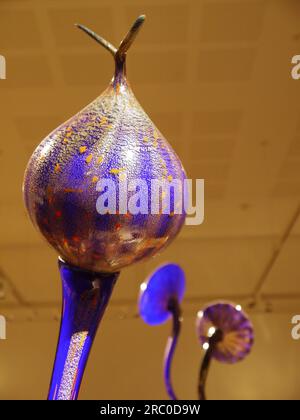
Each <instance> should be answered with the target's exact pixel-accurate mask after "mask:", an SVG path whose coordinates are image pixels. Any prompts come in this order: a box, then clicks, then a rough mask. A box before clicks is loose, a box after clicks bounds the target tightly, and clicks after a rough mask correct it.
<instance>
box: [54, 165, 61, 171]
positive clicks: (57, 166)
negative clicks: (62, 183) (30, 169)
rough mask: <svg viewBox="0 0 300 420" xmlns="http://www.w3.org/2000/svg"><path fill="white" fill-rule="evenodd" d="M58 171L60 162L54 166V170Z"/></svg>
mask: <svg viewBox="0 0 300 420" xmlns="http://www.w3.org/2000/svg"><path fill="white" fill-rule="evenodd" d="M59 171H60V164H59V163H57V164H56V165H55V167H54V172H59Z"/></svg>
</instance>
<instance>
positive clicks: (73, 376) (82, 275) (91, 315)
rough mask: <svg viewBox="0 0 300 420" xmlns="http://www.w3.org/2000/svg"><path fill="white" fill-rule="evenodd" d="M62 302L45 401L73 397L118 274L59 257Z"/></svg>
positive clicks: (75, 395)
mask: <svg viewBox="0 0 300 420" xmlns="http://www.w3.org/2000/svg"><path fill="white" fill-rule="evenodd" d="M59 271H60V275H61V280H62V289H63V305H62V318H61V325H60V333H59V340H58V344H57V350H56V357H55V362H54V368H53V372H52V379H51V384H50V390H49V395H48V400H76V399H77V397H78V392H79V388H80V384H81V380H82V377H83V373H84V370H85V366H86V363H87V360H88V356H89V353H90V350H91V346H92V344H93V340H94V337H95V334H96V332H97V328H98V325H99V323H100V321H101V319H102V317H103V314H104V312H105V309H106V306H107V304H108V302H109V299H110V296H111V293H112V291H113V287H114V285H115V283H116V280H117V278H118V275H119V273H95V272H91V271H84V270H81V269H80V268H77V267H74V266H71V265H69V264H67V263H66V262H64V261H62V260H61V259H59Z"/></svg>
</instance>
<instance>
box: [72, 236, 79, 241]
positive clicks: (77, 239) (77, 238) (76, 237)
mask: <svg viewBox="0 0 300 420" xmlns="http://www.w3.org/2000/svg"><path fill="white" fill-rule="evenodd" d="M72 239H73V241H74V242H80V238H79V236H73V237H72Z"/></svg>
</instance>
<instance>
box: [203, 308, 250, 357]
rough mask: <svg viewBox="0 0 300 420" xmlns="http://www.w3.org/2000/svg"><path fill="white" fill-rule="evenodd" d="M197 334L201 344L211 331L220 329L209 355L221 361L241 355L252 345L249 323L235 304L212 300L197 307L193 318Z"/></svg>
mask: <svg viewBox="0 0 300 420" xmlns="http://www.w3.org/2000/svg"><path fill="white" fill-rule="evenodd" d="M196 330H197V335H198V338H199V340H200V343H201V344H202V346H204V348H205V347H206V344H207V343H208V342H209V339H210V337H211V336H212V334H213V333H214V332H215V331H217V330H218V331H219V332H220V333H221V338H220V340H219V341H218V342H217V343H216V344H215V346H214V349H213V352H212V357H213V358H214V359H216V360H218V361H220V362H223V363H236V362H238V361H239V360H242V359H244V357H246V356H247V354H248V353H249V352H250V350H251V347H252V345H253V337H254V334H253V326H252V323H251V322H250V320H249V319H248V317H247V315H246V314H245V313H244V312H243V311H242V310H241V307H240V306H239V305H234V304H232V303H223V302H219V303H215V304H212V305H209V306H207V307H206V308H204V310H203V311H200V312H199V313H198V316H197V321H196Z"/></svg>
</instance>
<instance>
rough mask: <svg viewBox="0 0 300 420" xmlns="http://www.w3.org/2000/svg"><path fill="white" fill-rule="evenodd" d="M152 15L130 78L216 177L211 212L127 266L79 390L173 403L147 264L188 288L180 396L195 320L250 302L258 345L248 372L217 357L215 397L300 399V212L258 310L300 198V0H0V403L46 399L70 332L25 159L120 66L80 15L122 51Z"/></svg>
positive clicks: (185, 158)
mask: <svg viewBox="0 0 300 420" xmlns="http://www.w3.org/2000/svg"><path fill="white" fill-rule="evenodd" d="M141 13H145V14H146V15H147V21H146V23H145V25H144V27H143V29H142V31H141V33H140V34H139V37H138V38H137V40H136V42H135V44H134V45H133V46H132V48H131V50H130V52H129V54H128V66H127V74H128V78H129V80H130V82H131V85H132V87H133V90H134V92H135V94H136V96H137V98H138V100H139V102H140V103H141V104H142V106H143V107H144V109H145V110H146V112H147V113H148V114H149V115H150V117H151V119H152V120H153V121H154V123H155V124H156V125H157V126H158V127H159V129H160V130H161V131H162V133H163V134H164V135H165V137H166V138H167V139H168V141H169V142H170V143H171V144H172V146H173V147H174V149H175V150H176V152H177V153H178V154H179V156H180V158H181V159H182V162H183V164H184V166H185V168H186V170H187V173H188V175H189V178H193V179H195V178H204V179H205V220H204V223H203V224H202V225H200V226H185V227H184V229H183V230H182V232H181V234H180V236H179V237H178V238H177V239H176V241H175V242H174V243H173V244H172V245H171V246H170V247H169V248H168V249H167V250H166V251H164V252H163V253H162V254H161V255H160V256H158V257H156V258H155V259H153V260H150V261H147V262H145V263H142V264H140V265H136V266H133V267H130V268H128V269H126V270H124V271H123V272H122V274H121V278H120V281H119V284H118V286H117V288H116V290H115V293H114V296H113V298H112V304H111V307H110V308H109V310H108V313H107V317H106V319H105V320H104V322H103V329H102V331H101V332H100V335H99V337H98V338H97V340H96V344H95V349H94V352H93V354H92V359H91V361H90V363H89V366H88V370H87V375H86V379H85V381H84V384H83V388H82V394H81V397H82V398H165V393H164V389H163V386H162V380H161V372H160V370H161V358H162V352H163V346H164V341H165V339H166V334H167V331H168V326H162V327H157V328H150V327H146V326H144V325H143V324H142V322H141V321H140V320H139V319H138V318H137V315H136V312H137V309H136V299H137V294H138V287H139V284H140V283H141V282H142V281H143V280H144V279H145V277H146V276H147V275H148V274H149V273H150V272H151V270H153V269H154V268H155V267H156V266H157V265H159V264H160V263H162V262H165V261H174V262H177V263H180V264H181V265H182V266H183V268H184V269H185V271H186V275H187V285H188V287H187V292H186V299H185V303H184V312H185V314H186V317H185V324H184V332H183V337H182V341H181V343H180V347H179V349H178V354H177V356H176V360H175V362H176V369H175V373H174V375H175V380H176V383H177V384H178V385H177V386H178V393H179V391H181V394H182V396H183V397H182V398H191V397H195V381H196V376H197V375H196V374H197V368H198V367H197V366H198V362H199V358H200V353H201V351H200V349H199V348H198V347H197V341H196V339H195V337H194V336H195V334H194V317H195V314H196V312H197V310H198V309H200V307H201V305H203V304H204V303H206V302H208V301H210V300H215V299H218V298H223V299H224V298H225V299H226V298H227V299H230V300H234V301H236V302H239V303H242V304H243V305H245V306H246V307H248V308H249V311H250V315H251V318H252V319H253V322H254V325H255V329H256V345H255V347H254V350H253V353H252V354H251V356H249V358H248V359H247V360H245V361H244V362H243V363H241V364H240V365H238V366H234V367H228V366H223V365H217V363H216V364H215V366H214V368H213V369H214V373H213V372H212V373H211V379H210V382H209V384H208V386H209V388H208V393H209V394H210V395H211V396H212V397H213V398H237V399H238V398H298V397H299V393H297V392H296V389H297V387H298V389H299V387H300V379H299V377H300V375H299V373H300V368H299V367H298V366H297V364H296V354H297V353H298V351H299V349H300V341H299V342H297V341H293V340H292V338H291V335H290V330H291V318H292V316H293V315H294V314H296V313H297V312H298V313H299V312H300V281H299V279H300V259H299V257H298V254H299V248H300V220H299V221H296V223H295V224H294V226H293V228H292V230H291V233H290V235H289V236H288V238H287V240H286V241H285V243H284V246H283V247H282V249H281V250H280V253H279V256H278V258H277V259H276V261H275V264H274V265H273V266H272V269H271V270H270V272H269V273H268V276H267V277H266V278H265V279H264V282H263V284H262V287H261V288H259V292H260V293H259V294H258V295H257V296H256V298H257V299H256V305H255V306H254V307H253V299H254V298H253V295H254V294H255V293H254V292H255V291H256V290H257V287H258V285H259V284H260V280H261V276H262V273H263V272H264V270H265V268H266V267H267V264H268V262H269V261H270V258H271V256H272V253H273V252H274V250H276V247H277V245H278V243H280V238H281V237H282V235H283V234H284V232H285V231H286V229H287V227H288V226H289V223H290V221H291V220H292V218H293V215H294V214H295V211H296V209H297V206H298V203H299V194H300V107H299V94H300V81H296V80H293V79H292V77H291V68H292V65H291V59H292V56H294V55H296V54H300V29H299V18H300V3H299V2H298V1H296V0H269V1H268V0H265V1H264V0H198V1H192V0H185V1H179V0H178V1H175V0H174V1H170V0H165V1H164V2H161V1H158V0H151V1H150V0H149V1H137V0H122V1H120V0H115V1H113V2H111V1H108V0H102V1H101V2H100V1H98V0H85V1H83V0H76V1H75V0H73V1H71V0H59V1H58V0H43V1H41V0H22V1H21V0H9V1H8V0H0V54H1V55H3V56H5V58H6V62H7V78H6V80H0V95H1V96H0V97H1V101H0V124H1V140H0V174H1V175H0V176H1V181H2V182H1V195H0V220H1V235H0V265H1V282H2V285H3V296H2V299H1V300H0V313H1V314H4V315H6V317H7V320H8V327H7V335H8V338H7V340H6V341H0V368H1V371H2V372H3V374H2V377H1V379H0V398H44V396H45V392H46V391H47V386H48V385H47V384H48V380H49V375H50V372H51V363H52V359H53V353H54V350H55V341H56V335H57V333H58V327H59V323H58V319H59V313H60V300H61V296H60V281H59V277H58V270H57V266H56V258H57V256H56V254H55V252H54V251H52V250H51V249H50V248H49V247H48V246H47V244H45V243H44V242H43V240H42V239H41V238H40V236H39V234H38V233H37V232H35V231H34V228H33V227H32V225H31V223H30V222H29V220H28V218H27V215H26V213H25V209H24V206H23V201H22V193H21V186H22V178H23V173H24V169H25V166H26V163H27V161H28V159H29V157H30V155H31V153H32V152H33V150H34V148H35V147H36V146H37V145H38V143H39V142H40V141H41V140H42V139H43V137H45V136H46V135H47V134H48V133H49V132H50V131H52V130H53V129H54V128H55V127H56V126H58V125H59V124H60V123H62V122H63V121H65V120H66V119H67V118H69V117H70V116H72V115H73V114H75V113H76V112H77V111H78V110H80V109H81V108H83V107H84V106H85V105H86V104H87V103H89V102H90V101H91V100H93V99H94V98H95V97H96V96H97V95H99V94H100V93H101V92H102V91H103V90H104V89H105V87H106V86H107V84H108V82H109V80H110V79H111V76H112V74H113V61H112V59H111V57H110V55H109V54H108V53H107V52H106V51H105V50H104V49H101V47H99V46H98V45H97V44H96V43H94V42H92V41H91V40H90V39H89V38H88V37H86V36H84V35H83V34H82V33H81V32H80V31H78V30H77V29H76V28H75V27H74V23H76V22H78V23H82V24H85V25H87V26H89V27H91V28H92V29H94V30H95V31H96V32H98V33H99V34H101V35H102V36H104V37H105V38H106V39H108V40H110V41H111V42H112V43H114V44H118V43H119V42H120V40H121V39H122V36H123V35H124V34H125V33H126V31H127V30H128V28H129V26H130V24H131V23H132V22H133V21H134V19H135V18H136V17H137V16H138V15H139V14H141ZM249 304H250V307H249ZM117 341H118V342H122V351H121V350H120V348H119V347H118V346H114V345H113V343H114V342H115V343H116V342H117ZM146 361H147V363H146ZM124 362H125V363H124ZM37 363H38V364H39V369H38V370H37V369H36V365H37ZM128 364H130V367H131V370H130V375H129V371H128ZM142 367H143V368H142ZM261 369H264V370H265V371H266V374H265V375H264V378H263V379H262V378H261V375H259V372H260V371H261ZM23 378H28V379H26V380H28V381H29V385H30V386H28V387H26V389H25V387H24V379H23ZM234 383H238V384H239V385H238V387H236V389H235V388H234V387H233V385H232V384H234ZM141 384H144V386H142V387H141Z"/></svg>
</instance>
